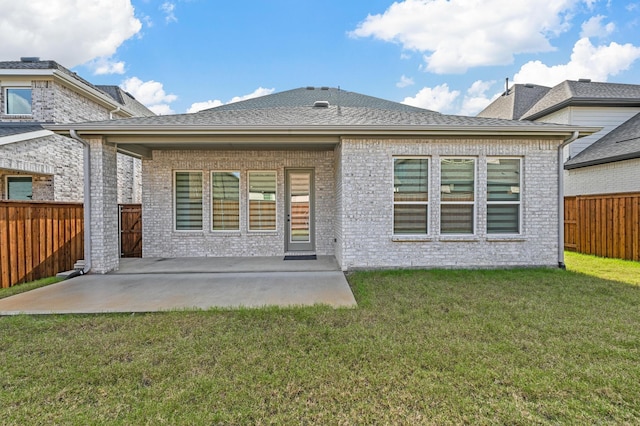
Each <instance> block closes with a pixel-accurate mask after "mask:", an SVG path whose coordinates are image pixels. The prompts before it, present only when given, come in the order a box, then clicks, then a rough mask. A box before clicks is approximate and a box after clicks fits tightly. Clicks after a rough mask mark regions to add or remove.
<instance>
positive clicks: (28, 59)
mask: <svg viewBox="0 0 640 426" xmlns="http://www.w3.org/2000/svg"><path fill="white" fill-rule="evenodd" d="M20 61H21V62H39V61H40V58H39V57H37V56H23V57H22V58H20Z"/></svg>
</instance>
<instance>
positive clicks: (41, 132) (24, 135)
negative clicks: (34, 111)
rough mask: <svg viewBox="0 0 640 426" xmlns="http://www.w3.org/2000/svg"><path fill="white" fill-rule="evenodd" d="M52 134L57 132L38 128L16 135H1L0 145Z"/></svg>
mask: <svg viewBox="0 0 640 426" xmlns="http://www.w3.org/2000/svg"><path fill="white" fill-rule="evenodd" d="M51 135H55V133H53V132H52V131H50V130H36V131H35V132H26V133H18V134H16V135H9V136H3V137H0V145H8V144H10V143H15V142H22V141H28V140H30V139H37V138H44V137H47V136H51Z"/></svg>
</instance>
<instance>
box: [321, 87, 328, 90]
mask: <svg viewBox="0 0 640 426" xmlns="http://www.w3.org/2000/svg"><path fill="white" fill-rule="evenodd" d="M320 90H329V88H328V87H327V86H322V87H321V88H320Z"/></svg>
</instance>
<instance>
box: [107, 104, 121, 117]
mask: <svg viewBox="0 0 640 426" xmlns="http://www.w3.org/2000/svg"><path fill="white" fill-rule="evenodd" d="M120 111H122V108H121V107H120V105H118V108H116V109H114V110H113V111H109V120H113V114H117V113H119V112H120Z"/></svg>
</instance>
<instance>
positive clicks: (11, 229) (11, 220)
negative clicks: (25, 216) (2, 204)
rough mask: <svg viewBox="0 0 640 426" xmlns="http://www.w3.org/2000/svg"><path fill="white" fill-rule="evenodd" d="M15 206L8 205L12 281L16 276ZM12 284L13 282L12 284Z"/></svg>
mask: <svg viewBox="0 0 640 426" xmlns="http://www.w3.org/2000/svg"><path fill="white" fill-rule="evenodd" d="M17 216H18V212H17V208H16V207H9V266H10V268H9V279H10V281H11V282H12V283H14V282H18V281H16V280H17V278H18V262H17V261H16V256H17V255H18V226H17V223H16V222H17ZM12 285H13V284H12Z"/></svg>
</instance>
